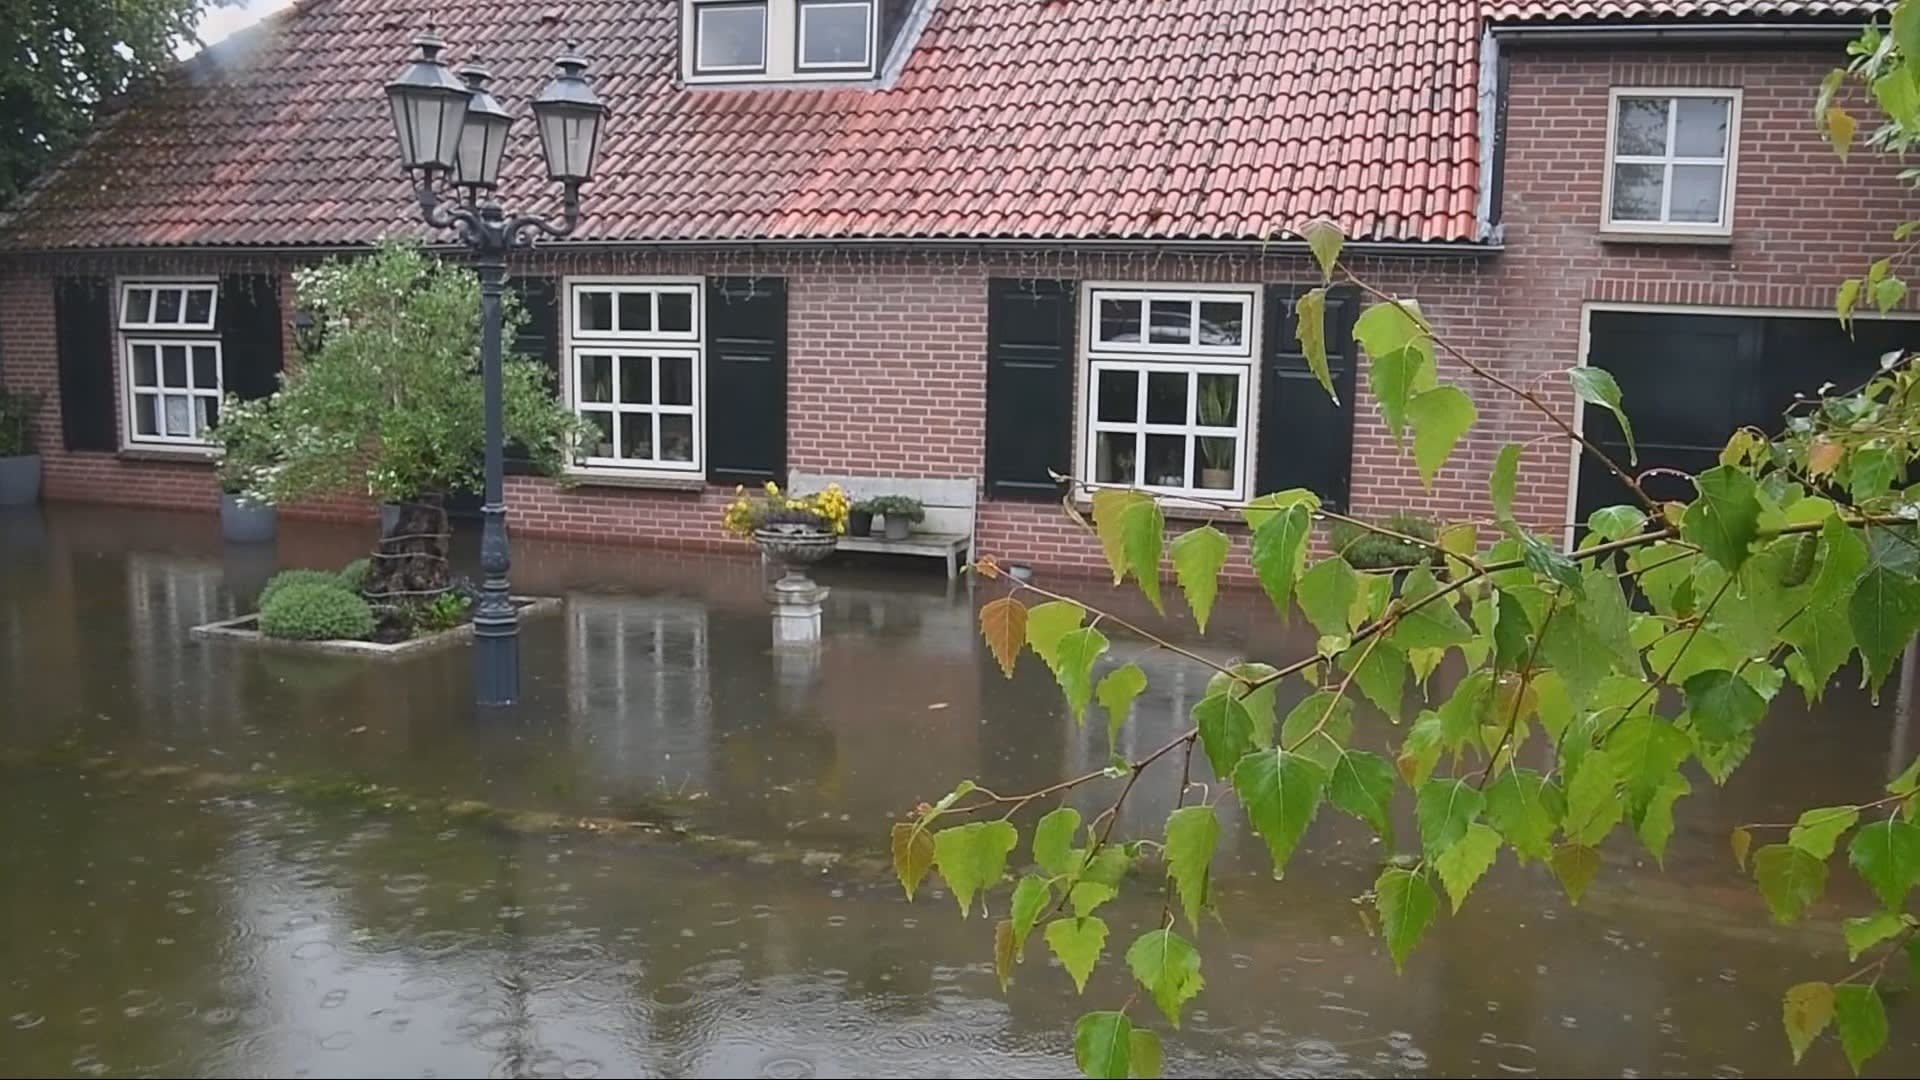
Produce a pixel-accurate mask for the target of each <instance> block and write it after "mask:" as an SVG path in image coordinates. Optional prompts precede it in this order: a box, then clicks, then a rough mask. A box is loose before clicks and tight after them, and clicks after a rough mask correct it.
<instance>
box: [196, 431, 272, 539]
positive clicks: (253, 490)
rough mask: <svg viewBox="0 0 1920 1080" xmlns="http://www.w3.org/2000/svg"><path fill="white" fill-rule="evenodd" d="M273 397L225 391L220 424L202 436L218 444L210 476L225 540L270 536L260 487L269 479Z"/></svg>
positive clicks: (269, 511)
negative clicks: (216, 483) (253, 397)
mask: <svg viewBox="0 0 1920 1080" xmlns="http://www.w3.org/2000/svg"><path fill="white" fill-rule="evenodd" d="M273 402H274V399H273V398H270V397H267V398H259V399H256V400H254V401H242V400H240V399H239V398H236V397H234V396H233V395H232V394H228V395H227V396H226V397H225V398H223V399H222V400H221V402H220V423H219V424H218V425H216V426H215V427H214V428H213V430H212V431H210V432H208V438H210V439H211V440H212V441H213V444H214V445H215V446H217V447H219V448H220V463H219V466H218V467H217V468H216V469H215V472H214V475H215V478H216V479H217V480H218V481H219V483H220V532H221V534H222V535H223V536H225V537H226V539H227V541H228V542H229V543H234V544H260V543H265V542H266V541H268V540H271V539H273V530H274V519H275V514H274V512H273V503H272V502H270V501H268V499H267V497H266V496H265V495H264V494H261V493H262V492H264V491H265V490H266V489H267V488H268V487H269V486H270V483H271V479H272V472H273V468H274V466H275V464H276V456H277V455H276V454H275V452H274V443H273V435H274V428H273Z"/></svg>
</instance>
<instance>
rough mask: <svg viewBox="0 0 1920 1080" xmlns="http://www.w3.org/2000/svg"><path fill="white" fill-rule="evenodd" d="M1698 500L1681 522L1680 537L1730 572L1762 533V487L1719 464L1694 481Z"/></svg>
mask: <svg viewBox="0 0 1920 1080" xmlns="http://www.w3.org/2000/svg"><path fill="white" fill-rule="evenodd" d="M1694 485H1695V486H1696V487H1697V488H1698V489H1699V492H1700V494H1699V497H1698V498H1696V499H1695V500H1694V501H1693V504H1692V505H1691V506H1688V507H1687V512H1686V514H1685V515H1683V516H1682V517H1681V519H1680V538H1681V539H1682V540H1685V541H1687V542H1688V543H1691V544H1694V545H1696V546H1698V547H1699V548H1700V550H1702V551H1704V552H1706V553H1707V557H1708V558H1710V559H1712V560H1713V561H1714V562H1717V563H1719V564H1720V565H1721V566H1724V567H1726V568H1727V571H1728V572H1729V573H1731V572H1733V571H1736V570H1738V569H1740V564H1741V563H1743V562H1746V561H1747V550H1748V548H1749V547H1750V546H1751V545H1752V543H1753V540H1754V537H1756V536H1758V535H1759V531H1760V498H1759V488H1758V487H1757V486H1756V485H1755V484H1754V482H1753V477H1751V476H1748V475H1747V474H1746V473H1743V472H1741V471H1740V470H1738V469H1735V468H1733V467H1732V466H1729V465H1716V466H1714V467H1713V468H1711V469H1708V470H1707V471H1706V472H1703V473H1701V474H1700V475H1699V477H1698V478H1696V479H1695V480H1694Z"/></svg>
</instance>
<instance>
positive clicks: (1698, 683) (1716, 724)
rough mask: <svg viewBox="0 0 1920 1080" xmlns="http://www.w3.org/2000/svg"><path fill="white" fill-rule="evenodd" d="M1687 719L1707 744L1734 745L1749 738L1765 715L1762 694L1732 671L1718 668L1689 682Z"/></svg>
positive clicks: (1694, 677)
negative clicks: (1733, 742) (1738, 739)
mask: <svg viewBox="0 0 1920 1080" xmlns="http://www.w3.org/2000/svg"><path fill="white" fill-rule="evenodd" d="M1683 692H1684V693H1685V695H1686V700H1687V715H1688V716H1690V717H1692V719H1693V725H1694V729H1695V731H1696V732H1697V733H1698V734H1699V736H1700V738H1701V739H1702V740H1704V741H1706V742H1713V743H1726V742H1732V741H1733V740H1734V739H1737V738H1739V737H1741V736H1743V735H1746V734H1748V733H1749V732H1751V731H1752V730H1753V728H1754V725H1756V724H1758V723H1759V722H1760V718H1761V717H1763V716H1765V715H1766V712H1767V703H1766V700H1765V699H1764V698H1762V697H1761V696H1760V692H1759V691H1757V690H1755V689H1754V688H1753V685H1752V684H1751V683H1749V682H1747V681H1746V680H1745V679H1742V678H1740V677H1739V676H1737V675H1735V674H1734V673H1733V672H1731V671H1726V670H1723V669H1719V668H1715V669H1713V670H1711V671H1702V672H1700V673H1699V674H1697V675H1695V676H1693V677H1692V678H1689V679H1688V680H1687V681H1686V684H1685V687H1684V691H1683Z"/></svg>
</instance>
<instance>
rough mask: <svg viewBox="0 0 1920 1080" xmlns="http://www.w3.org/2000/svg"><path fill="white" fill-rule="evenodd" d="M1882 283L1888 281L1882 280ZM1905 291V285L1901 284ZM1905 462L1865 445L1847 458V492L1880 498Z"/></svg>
mask: <svg viewBox="0 0 1920 1080" xmlns="http://www.w3.org/2000/svg"><path fill="white" fill-rule="evenodd" d="M1881 284H1882V285H1884V284H1886V282H1881ZM1901 288H1902V290H1903V291H1904V289H1905V286H1904V285H1902V286H1901ZM1901 464H1903V462H1900V461H1897V460H1895V458H1894V456H1893V452H1892V451H1890V450H1888V449H1887V448H1885V447H1882V446H1863V447H1861V448H1859V449H1857V450H1855V451H1854V452H1853V455H1852V456H1851V457H1849V458H1848V459H1847V494H1849V495H1851V496H1853V501H1854V502H1856V503H1865V502H1869V501H1871V500H1874V499H1877V498H1880V497H1881V496H1882V495H1885V494H1886V493H1887V489H1888V488H1890V487H1892V486H1893V481H1894V476H1895V474H1896V473H1897V472H1898V471H1899V468H1900V466H1901Z"/></svg>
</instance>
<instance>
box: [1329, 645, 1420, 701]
mask: <svg viewBox="0 0 1920 1080" xmlns="http://www.w3.org/2000/svg"><path fill="white" fill-rule="evenodd" d="M1369 646H1371V648H1369ZM1356 664H1357V665H1359V666H1358V667H1357V668H1356V667H1355V665H1356ZM1340 668H1341V670H1343V671H1351V672H1353V681H1354V684H1355V685H1357V686H1359V687H1360V692H1361V693H1362V694H1365V695H1366V696H1367V700H1368V701H1371V702H1373V703H1374V704H1375V705H1376V706H1378V707H1379V709H1380V711H1381V712H1383V713H1386V714H1387V717H1388V719H1393V720H1397V719H1399V717H1400V697H1401V694H1402V693H1403V692H1404V690H1405V688H1406V685H1407V658H1406V656H1405V655H1404V654H1402V653H1401V652H1400V650H1399V649H1397V648H1395V647H1393V646H1392V645H1389V644H1387V643H1386V642H1384V641H1380V642H1378V643H1374V642H1369V643H1368V644H1366V645H1357V646H1354V647H1353V648H1351V649H1348V650H1347V651H1346V652H1343V653H1341V654H1340Z"/></svg>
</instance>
